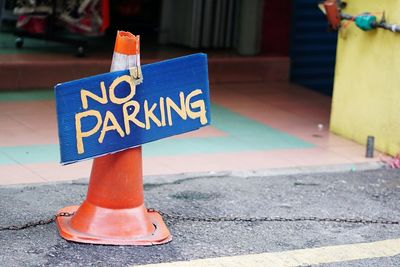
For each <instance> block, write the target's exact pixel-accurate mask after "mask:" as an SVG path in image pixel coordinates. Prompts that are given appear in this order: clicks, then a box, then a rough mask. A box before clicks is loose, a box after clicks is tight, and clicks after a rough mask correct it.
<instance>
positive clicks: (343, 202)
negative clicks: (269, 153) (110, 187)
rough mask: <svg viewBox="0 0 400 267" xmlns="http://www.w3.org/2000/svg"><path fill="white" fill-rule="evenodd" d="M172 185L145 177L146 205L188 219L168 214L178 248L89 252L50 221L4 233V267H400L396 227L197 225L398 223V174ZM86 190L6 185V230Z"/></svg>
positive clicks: (212, 178)
mask: <svg viewBox="0 0 400 267" xmlns="http://www.w3.org/2000/svg"><path fill="white" fill-rule="evenodd" d="M170 178H171V177H169V176H163V179H159V180H158V181H159V182H156V180H155V179H153V180H151V183H149V182H148V179H147V178H145V186H144V188H145V196H146V200H147V207H152V208H155V209H158V210H160V211H162V212H164V213H166V214H168V215H181V216H182V217H183V218H181V219H171V218H170V217H168V216H165V215H164V218H165V220H166V223H167V225H168V227H169V229H170V231H171V233H172V235H173V241H172V242H170V243H168V244H166V245H161V246H152V247H132V246H131V247H129V246H127V247H124V246H99V245H84V244H78V243H72V242H67V241H65V240H63V239H61V238H60V237H59V236H58V233H57V230H56V227H55V225H54V224H53V223H51V224H49V225H45V226H38V227H33V228H28V229H25V230H19V231H0V244H2V245H1V249H0V258H1V259H2V266H7V267H8V266H10V267H12V266H137V265H143V264H150V263H154V264H156V263H161V262H175V261H188V260H193V259H208V260H206V261H199V262H197V265H195V263H196V262H187V263H185V262H184V263H181V265H178V264H172V265H168V266H268V265H270V266H300V265H301V266H304V265H307V264H310V265H311V264H317V263H321V264H322V263H323V264H322V265H318V266H399V265H400V254H399V253H400V250H399V249H400V246H398V244H400V234H399V233H400V232H399V230H400V225H398V224H397V225H390V224H389V225H387V224H380V223H378V224H368V223H356V224H355V223H346V222H316V221H274V222H268V221H262V220H258V221H255V222H249V221H240V220H239V221H216V222H206V221H201V220H202V219H209V218H220V217H228V218H232V217H240V218H242V219H248V218H250V217H257V218H261V217H270V218H274V217H277V216H279V217H283V218H289V219H290V218H301V217H313V216H315V217H317V218H330V219H337V218H342V219H344V218H346V219H354V218H357V219H367V220H392V221H399V220H400V210H399V208H398V203H399V201H400V172H399V171H398V170H385V169H379V170H374V171H372V170H370V171H366V172H361V171H356V172H354V171H353V172H349V171H344V172H337V173H313V172H310V173H308V174H298V175H280V176H269V177H265V176H243V175H241V176H237V175H236V174H234V173H233V174H231V175H226V174H223V173H219V174H218V175H217V174H216V175H208V176H207V175H199V176H185V177H180V178H179V179H178V180H176V177H175V176H172V180H171V179H170ZM86 190H87V184H86V182H84V181H75V182H67V183H50V184H41V185H27V186H2V187H0V209H1V210H2V213H1V214H2V216H0V226H6V225H15V224H16V225H21V224H24V223H26V222H29V221H38V220H41V219H47V218H50V217H51V216H52V215H53V214H54V213H55V211H56V210H58V209H59V208H60V207H63V206H66V205H70V204H78V203H80V202H81V201H82V200H83V199H84V197H85V194H86ZM187 217H194V218H195V219H185V218H187ZM196 218H198V219H196ZM199 218H200V221H199ZM361 243H363V244H361ZM337 245H345V246H339V247H338V246H337ZM317 248H321V249H317ZM299 249H306V250H300V251H299ZM271 252H276V253H273V254H272V253H271ZM260 253H266V254H260ZM222 256H226V257H228V258H222V259H221V258H219V257H222ZM231 256H236V257H234V258H230V257H231ZM210 258H217V259H210ZM182 264H183V265H182ZM257 264H258V265H257ZM162 266H163V265H162ZM313 266H314V265H313Z"/></svg>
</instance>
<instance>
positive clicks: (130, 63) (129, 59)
mask: <svg viewBox="0 0 400 267" xmlns="http://www.w3.org/2000/svg"><path fill="white" fill-rule="evenodd" d="M136 66H140V55H125V54H121V53H118V52H114V54H113V58H112V63H111V69H110V71H118V70H126V69H129V68H132V67H136Z"/></svg>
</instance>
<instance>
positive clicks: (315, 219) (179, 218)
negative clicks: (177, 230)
mask: <svg viewBox="0 0 400 267" xmlns="http://www.w3.org/2000/svg"><path fill="white" fill-rule="evenodd" d="M147 210H148V212H157V213H159V214H160V215H161V216H162V217H164V219H167V220H175V221H183V222H185V221H186V222H187V221H189V222H250V223H252V222H334V223H348V224H350V223H351V224H381V225H400V221H391V220H371V219H357V218H323V217H314V216H310V217H291V218H288V217H226V216H221V217H192V216H185V215H181V214H168V213H165V212H162V211H157V210H155V209H147ZM73 215H74V213H69V212H61V213H58V214H57V215H54V216H53V217H51V218H49V219H44V220H39V221H34V222H28V223H26V224H22V225H11V226H6V227H0V231H17V230H23V229H27V228H31V227H36V226H39V225H47V224H50V223H53V222H54V221H55V220H56V219H57V218H58V217H71V216H73Z"/></svg>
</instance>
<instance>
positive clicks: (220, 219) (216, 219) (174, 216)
mask: <svg viewBox="0 0 400 267" xmlns="http://www.w3.org/2000/svg"><path fill="white" fill-rule="evenodd" d="M148 210H149V212H158V213H159V214H160V215H161V216H163V217H164V218H165V219H170V220H177V221H191V222H306V221H309V222H336V223H353V224H385V225H387V224H391V225H396V224H397V225H400V221H391V220H371V219H356V218H320V217H314V216H310V217H291V218H286V217H225V216H222V217H190V216H184V215H180V214H168V213H164V212H161V211H157V210H155V209H148Z"/></svg>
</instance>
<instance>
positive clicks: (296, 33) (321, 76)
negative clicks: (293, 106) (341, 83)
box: [290, 0, 337, 94]
mask: <svg viewBox="0 0 400 267" xmlns="http://www.w3.org/2000/svg"><path fill="white" fill-rule="evenodd" d="M293 2H294V3H293V5H294V7H293V17H292V29H291V41H290V42H291V45H290V57H291V67H290V80H291V81H292V82H294V83H297V84H300V85H303V86H306V87H309V88H311V89H314V90H317V91H320V92H322V93H325V94H332V91H333V78H334V70H335V60H336V43H337V32H329V31H328V23H327V21H326V19H325V16H324V14H323V13H322V12H321V11H320V10H319V8H318V6H317V5H318V3H319V2H321V1H318V0H296V1H293Z"/></svg>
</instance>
